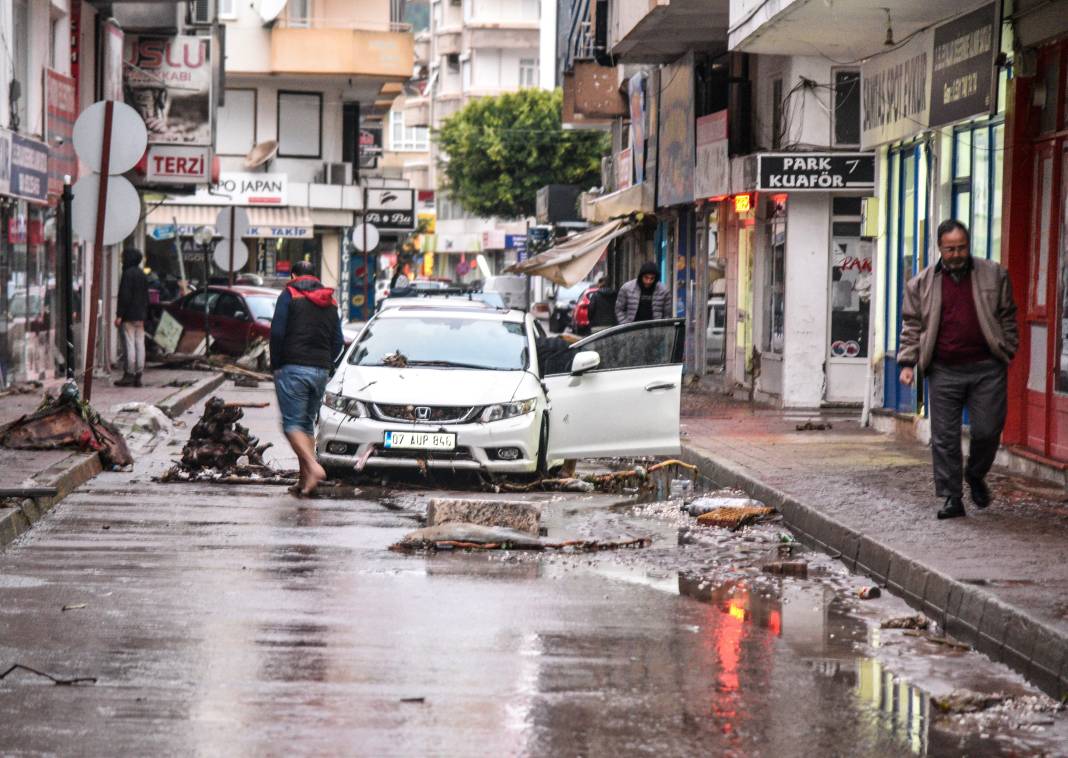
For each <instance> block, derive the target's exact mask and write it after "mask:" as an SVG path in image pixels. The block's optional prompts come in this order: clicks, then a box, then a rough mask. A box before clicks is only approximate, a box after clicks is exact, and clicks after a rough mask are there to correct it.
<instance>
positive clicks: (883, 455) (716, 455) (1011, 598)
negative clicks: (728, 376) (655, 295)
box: [682, 392, 1068, 697]
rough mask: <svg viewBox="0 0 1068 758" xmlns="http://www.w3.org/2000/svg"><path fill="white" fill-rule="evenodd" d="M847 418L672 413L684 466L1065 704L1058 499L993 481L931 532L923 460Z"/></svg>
mask: <svg viewBox="0 0 1068 758" xmlns="http://www.w3.org/2000/svg"><path fill="white" fill-rule="evenodd" d="M858 417H859V414H856V413H854V414H849V415H847V414H843V413H834V414H833V415H824V416H819V414H806V413H804V412H796V411H777V410H772V409H768V408H763V407H760V406H753V405H750V404H748V403H741V402H734V401H729V400H726V399H724V398H723V396H722V395H714V394H712V393H708V392H693V393H690V394H688V395H687V396H685V397H684V399H683V419H682V427H683V428H682V434H683V438H682V441H683V447H684V453H685V455H684V457H685V458H687V459H688V460H690V461H691V462H693V463H696V464H698V465H699V466H700V468H701V471H702V473H703V474H704V475H705V476H708V477H709V478H711V479H712V480H714V481H715V482H716V483H717V484H719V485H722V486H731V487H738V488H740V489H744V490H746V491H747V492H749V493H750V494H751V495H753V496H754V497H757V498H759V499H761V500H764V501H765V502H767V503H768V504H769V505H774V506H775V507H777V508H779V509H780V510H782V512H783V514H784V516H785V519H786V523H787V524H788V525H789V526H790V527H791V528H792V529H793V530H794V531H795V532H797V533H798V534H799V536H800V537H801V538H802V539H804V540H806V541H809V542H811V543H812V544H814V545H816V546H818V547H822V548H823V549H825V550H827V551H828V552H830V553H831V554H832V555H835V556H837V557H840V558H841V560H842V561H843V562H844V563H845V564H846V565H847V566H848V567H849V568H851V569H852V568H855V569H856V570H858V571H861V572H864V573H866V574H869V575H870V576H872V577H873V578H875V579H876V581H877V582H879V583H881V584H883V585H884V586H888V587H889V589H890V590H892V591H894V592H896V593H898V594H900V595H901V596H902V597H903V598H905V599H906V600H907V601H908V602H909V603H910V604H911V605H913V606H914V607H916V608H918V609H920V610H922V611H924V612H925V613H927V614H928V615H929V616H931V617H932V618H934V619H936V620H937V621H939V622H940V623H942V624H943V626H944V628H945V629H946V631H947V632H948V633H949V634H952V635H954V636H955V637H957V638H959V639H961V640H963V641H965V642H968V643H970V644H973V645H975V646H976V647H977V648H978V649H979V650H980V651H982V652H984V653H986V654H988V655H990V656H991V657H993V658H995V659H998V660H1002V661H1005V662H1006V663H1008V664H1009V665H1011V666H1013V667H1014V668H1016V669H1017V670H1018V671H1020V672H1021V673H1023V674H1024V675H1025V676H1027V677H1028V678H1029V679H1031V680H1032V681H1034V682H1035V683H1036V684H1038V685H1039V686H1040V687H1042V688H1043V689H1045V690H1046V691H1047V692H1049V693H1050V694H1052V695H1054V696H1056V697H1061V696H1063V695H1065V694H1066V693H1068V561H1066V560H1065V558H1064V556H1065V546H1066V545H1068V491H1065V490H1064V489H1062V488H1059V487H1055V486H1051V485H1048V484H1045V483H1042V482H1038V481H1035V480H1029V479H1024V478H1021V477H1019V476H1016V475H1014V474H1011V473H1009V472H1007V471H1004V470H998V469H995V470H994V472H992V474H991V476H990V478H989V483H990V485H991V489H992V491H993V494H994V498H995V499H994V502H993V504H992V505H991V506H990V507H989V508H987V509H986V510H984V511H980V510H978V509H976V508H975V507H974V506H973V505H972V504H971V502H970V500H968V499H967V498H966V500H965V507H966V508H967V509H968V516H967V518H964V519H954V520H950V521H938V520H936V519H935V511H936V510H937V509H938V507H939V506H940V504H941V503H940V501H939V500H937V499H936V498H935V496H934V485H933V481H932V475H931V461H930V451H929V449H928V448H927V447H926V446H925V445H921V444H919V443H917V442H914V441H905V440H899V439H895V438H894V437H891V436H887V435H883V434H879V433H877V432H875V431H873V430H871V429H866V428H862V427H861V426H860V424H859V419H858ZM821 426H822V428H820V427H821Z"/></svg>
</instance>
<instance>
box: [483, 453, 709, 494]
mask: <svg viewBox="0 0 1068 758" xmlns="http://www.w3.org/2000/svg"><path fill="white" fill-rule="evenodd" d="M669 469H670V470H678V469H683V470H686V471H688V472H690V474H691V475H696V472H697V467H696V466H692V465H690V464H689V463H685V462H683V461H680V460H676V459H674V458H672V459H670V460H666V461H660V462H659V463H654V464H652V465H649V466H642V465H635V466H632V467H631V468H628V469H623V470H619V471H610V472H607V473H590V474H581V475H579V474H573V473H572V474H565V473H561V474H560V475H558V476H553V477H544V478H539V479H535V480H534V481H532V482H526V483H517V482H509V481H490V480H486V481H485V482H484V488H485V489H487V490H489V491H491V492H579V493H582V492H606V493H610V494H617V495H642V494H648V493H651V492H654V491H655V490H656V489H657V487H658V486H659V485H660V482H661V479H662V477H660V476H658V474H659V473H660V472H666V471H667V470H669ZM565 470H566V469H565Z"/></svg>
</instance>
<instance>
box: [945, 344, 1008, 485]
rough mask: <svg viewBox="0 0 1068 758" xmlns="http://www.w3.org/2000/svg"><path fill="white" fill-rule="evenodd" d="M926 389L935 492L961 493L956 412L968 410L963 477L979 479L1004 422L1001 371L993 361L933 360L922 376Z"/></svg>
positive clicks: (986, 468)
mask: <svg viewBox="0 0 1068 758" xmlns="http://www.w3.org/2000/svg"><path fill="white" fill-rule="evenodd" d="M927 381H928V388H929V389H930V392H931V455H932V457H933V458H934V480H935V493H936V494H937V496H938V497H961V496H962V492H963V490H962V487H961V474H962V471H961V469H962V462H961V421H962V416H961V413H962V411H963V409H964V408H967V409H968V425H969V431H970V447H969V453H968V466H967V469H965V470H964V471H963V474H964V477H965V478H966V479H968V480H981V479H983V478H984V477H985V476H986V474H987V472H988V471H990V467H991V466H992V465H993V464H994V457H995V456H996V455H997V452H998V446H999V445H1000V444H1001V430H1002V429H1003V428H1004V426H1005V403H1006V400H1005V388H1006V381H1007V370H1006V367H1005V364H1004V363H1002V362H1001V361H998V360H994V359H991V360H986V361H980V362H978V363H969V364H966V365H963V366H947V365H944V364H939V363H935V364H934V365H933V366H932V367H931V371H930V373H929V374H928V376H927Z"/></svg>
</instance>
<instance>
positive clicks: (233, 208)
mask: <svg viewBox="0 0 1068 758" xmlns="http://www.w3.org/2000/svg"><path fill="white" fill-rule="evenodd" d="M236 215H237V206H236V205H231V206H230V238H229V239H228V240H226V244H227V245H229V247H230V266H229V268H230V278H229V281H230V286H231V287H233V286H234V232H236V231H237V228H236V227H235V224H234V221H235V219H234V217H235V216H236Z"/></svg>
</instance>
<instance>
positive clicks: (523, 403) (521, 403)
mask: <svg viewBox="0 0 1068 758" xmlns="http://www.w3.org/2000/svg"><path fill="white" fill-rule="evenodd" d="M537 405H538V400H537V398H533V397H532V398H530V399H529V400H516V401H514V402H511V403H498V404H496V405H487V406H486V410H484V411H482V420H483V421H500V420H501V419H505V418H514V417H515V416H524V415H526V414H528V413H531V412H533V410H534V408H536V407H537Z"/></svg>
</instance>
